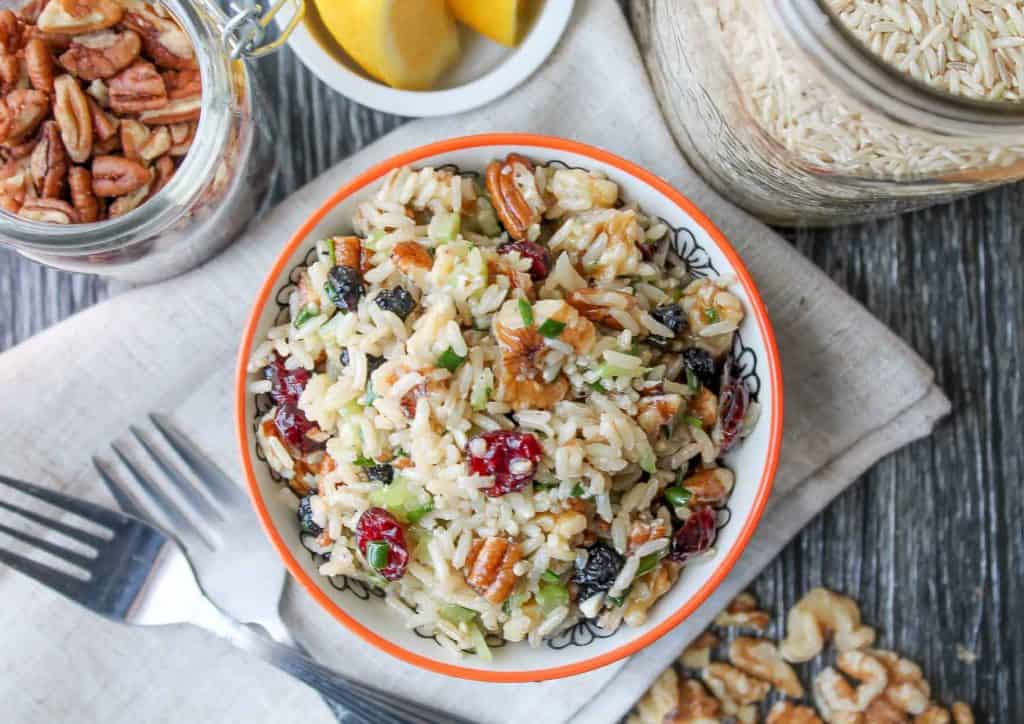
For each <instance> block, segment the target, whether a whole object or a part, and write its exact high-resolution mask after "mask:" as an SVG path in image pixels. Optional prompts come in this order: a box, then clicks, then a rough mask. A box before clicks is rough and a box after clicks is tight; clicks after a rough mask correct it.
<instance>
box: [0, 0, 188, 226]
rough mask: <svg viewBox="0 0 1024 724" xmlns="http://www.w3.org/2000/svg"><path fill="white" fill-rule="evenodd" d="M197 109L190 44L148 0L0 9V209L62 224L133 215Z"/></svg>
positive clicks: (157, 182)
mask: <svg viewBox="0 0 1024 724" xmlns="http://www.w3.org/2000/svg"><path fill="white" fill-rule="evenodd" d="M201 106H202V80H201V78H200V74H199V70H198V63H197V62H196V54H195V48H194V47H193V45H192V42H191V40H190V39H189V37H188V35H187V34H186V33H185V32H184V31H183V30H182V29H181V27H180V26H179V25H178V23H177V22H176V21H175V20H174V18H173V17H171V15H170V14H169V13H168V12H167V11H166V10H165V9H164V8H163V7H162V6H160V5H159V4H158V3H155V4H151V3H149V2H144V1H143V0H32V1H31V2H27V3H26V4H25V5H24V7H23V8H21V9H20V10H18V11H11V10H2V11H0V162H2V166H3V169H4V171H3V179H2V182H0V208H2V209H4V210H6V211H8V212H10V213H13V214H17V215H19V216H21V217H22V218H25V219H30V220H33V221H43V222H47V223H60V224H68V223H91V222H95V221H102V220H104V219H106V218H112V217H114V216H117V215H120V214H125V213H128V212H129V211H132V210H134V209H135V208H137V207H138V206H140V205H142V204H143V203H145V202H146V201H147V200H148V199H149V198H151V197H152V196H153V195H154V194H156V193H157V192H158V191H159V190H160V189H162V188H163V187H164V186H165V185H166V184H167V183H168V182H169V181H170V179H171V177H172V176H173V175H174V173H175V171H176V170H177V167H178V165H179V164H180V163H181V159H182V158H183V157H184V156H185V155H186V154H187V153H188V151H189V148H190V147H191V144H192V140H193V138H194V137H195V133H196V126H197V122H198V120H199V116H200V113H201ZM103 199H109V200H110V201H109V203H108V202H106V201H104V200H103ZM51 202H53V203H51Z"/></svg>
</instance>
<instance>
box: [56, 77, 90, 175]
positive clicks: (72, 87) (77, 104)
mask: <svg viewBox="0 0 1024 724" xmlns="http://www.w3.org/2000/svg"><path fill="white" fill-rule="evenodd" d="M53 94H54V101H53V117H54V118H56V119H57V123H59V124H60V135H61V138H63V139H64V147H65V148H66V149H67V150H68V156H70V157H71V160H72V161H74V162H75V163H85V162H86V161H87V160H88V159H89V156H90V155H91V154H92V113H90V111H89V102H88V101H87V100H86V96H85V93H84V92H83V91H82V88H81V87H80V86H79V85H78V81H76V80H75V79H74V78H73V77H72V76H70V75H66V74H65V75H62V76H59V77H58V78H57V79H56V80H54V81H53Z"/></svg>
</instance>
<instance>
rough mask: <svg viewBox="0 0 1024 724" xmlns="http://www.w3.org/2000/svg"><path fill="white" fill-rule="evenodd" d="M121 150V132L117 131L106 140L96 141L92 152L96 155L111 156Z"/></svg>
mask: <svg viewBox="0 0 1024 724" xmlns="http://www.w3.org/2000/svg"><path fill="white" fill-rule="evenodd" d="M120 150H121V134H119V133H115V134H114V135H113V136H111V137H110V138H108V139H107V140H106V141H94V142H93V144H92V153H93V155H94V156H109V155H110V154H112V153H113V152H114V151H120Z"/></svg>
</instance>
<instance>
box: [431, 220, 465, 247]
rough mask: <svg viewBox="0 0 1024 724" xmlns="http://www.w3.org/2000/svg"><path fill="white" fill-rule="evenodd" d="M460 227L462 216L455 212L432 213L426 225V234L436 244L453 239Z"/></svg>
mask: <svg viewBox="0 0 1024 724" xmlns="http://www.w3.org/2000/svg"><path fill="white" fill-rule="evenodd" d="M461 228H462V217H461V216H459V215H458V214H456V213H451V214H434V218H432V219H431V220H430V225H429V226H428V227H427V236H429V237H430V239H431V240H432V241H434V242H435V243H437V244H447V243H449V242H452V241H455V237H456V236H458V235H459V230H460V229H461Z"/></svg>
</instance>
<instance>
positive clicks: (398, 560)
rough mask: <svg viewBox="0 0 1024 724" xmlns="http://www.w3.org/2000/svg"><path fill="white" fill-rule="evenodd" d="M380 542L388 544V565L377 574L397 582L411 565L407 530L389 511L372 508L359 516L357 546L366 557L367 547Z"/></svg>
mask: <svg viewBox="0 0 1024 724" xmlns="http://www.w3.org/2000/svg"><path fill="white" fill-rule="evenodd" d="M378 541H380V542H384V543H387V544H388V563H387V565H386V566H384V567H383V568H381V569H379V570H378V571H377V573H379V574H380V575H382V576H384V578H385V579H387V580H389V581H397V580H398V579H399V578H401V577H402V576H403V575H405V567H406V565H408V563H409V549H408V548H407V547H406V545H405V530H403V528H402V526H400V525H399V524H398V521H397V520H395V517H394V516H393V515H391V513H389V512H388V511H386V510H384V509H383V508H370V509H369V510H367V511H366V512H365V513H363V514H362V515H361V516H359V522H358V523H357V524H356V545H357V546H359V552H360V553H362V554H363V556H364V557H365V556H366V549H367V546H368V545H369V544H370V543H374V542H378Z"/></svg>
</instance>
